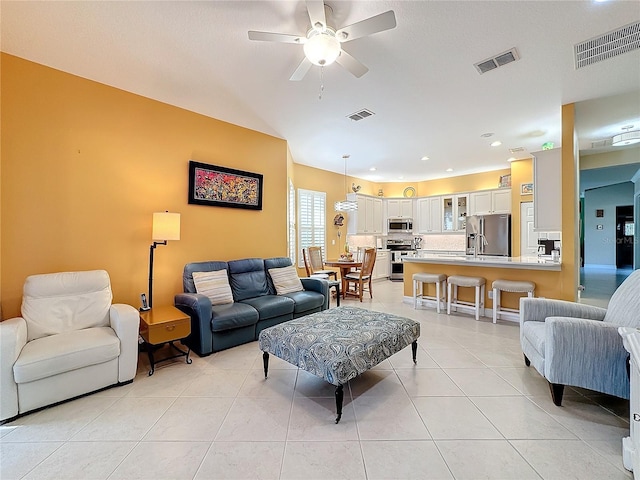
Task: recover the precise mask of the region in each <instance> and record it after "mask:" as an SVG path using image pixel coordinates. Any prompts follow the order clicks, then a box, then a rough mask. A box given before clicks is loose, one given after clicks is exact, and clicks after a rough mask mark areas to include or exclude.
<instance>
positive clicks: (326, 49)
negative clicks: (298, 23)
mask: <svg viewBox="0 0 640 480" xmlns="http://www.w3.org/2000/svg"><path fill="white" fill-rule="evenodd" d="M302 48H303V50H304V54H305V56H306V57H307V58H308V59H309V61H310V62H311V63H313V64H314V65H319V66H321V67H323V66H326V65H331V64H332V63H333V62H335V61H336V58H338V55H340V42H339V41H338V40H337V39H336V37H335V36H334V35H331V34H330V33H326V32H322V33H318V34H317V35H314V36H312V37H311V38H309V39H308V40H307V41H306V42H305V43H304V46H303V47H302Z"/></svg>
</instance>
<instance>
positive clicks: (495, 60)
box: [473, 47, 520, 75]
mask: <svg viewBox="0 0 640 480" xmlns="http://www.w3.org/2000/svg"><path fill="white" fill-rule="evenodd" d="M516 60H520V55H518V51H517V50H516V47H513V48H512V49H511V50H507V51H506V52H502V53H500V54H498V55H496V56H494V57H491V58H487V59H486V60H483V61H481V62H478V63H474V64H473V66H474V67H476V70H477V71H478V73H479V74H480V75H482V74H483V73H487V72H490V71H491V70H495V69H496V68H498V67H504V66H505V65H508V64H509V63H512V62H515V61H516Z"/></svg>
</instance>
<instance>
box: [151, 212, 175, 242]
mask: <svg viewBox="0 0 640 480" xmlns="http://www.w3.org/2000/svg"><path fill="white" fill-rule="evenodd" d="M151 239H152V240H154V241H156V240H160V241H164V240H180V214H179V213H169V212H158V213H154V214H153V231H152V235H151Z"/></svg>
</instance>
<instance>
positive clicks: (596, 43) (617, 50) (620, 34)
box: [573, 22, 640, 70]
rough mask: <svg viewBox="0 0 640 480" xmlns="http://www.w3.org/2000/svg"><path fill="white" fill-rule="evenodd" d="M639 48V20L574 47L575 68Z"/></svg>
mask: <svg viewBox="0 0 640 480" xmlns="http://www.w3.org/2000/svg"><path fill="white" fill-rule="evenodd" d="M638 48H640V22H635V23H630V24H629V25H625V26H624V27H620V28H618V29H617V30H613V31H611V32H609V33H605V34H604V35H600V36H599V37H594V38H591V39H589V40H587V41H585V42H582V43H578V44H576V45H575V47H574V49H573V50H574V53H575V62H576V70H577V69H579V68H582V67H586V66H588V65H591V64H593V63H597V62H601V61H603V60H607V59H608V58H611V57H615V56H617V55H621V54H623V53H627V52H630V51H632V50H636V49H638Z"/></svg>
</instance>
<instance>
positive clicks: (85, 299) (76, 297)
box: [22, 270, 112, 341]
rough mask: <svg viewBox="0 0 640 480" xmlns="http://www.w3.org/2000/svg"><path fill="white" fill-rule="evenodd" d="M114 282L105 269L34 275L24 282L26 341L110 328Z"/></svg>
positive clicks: (23, 302) (23, 308) (23, 312)
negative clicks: (87, 329)
mask: <svg viewBox="0 0 640 480" xmlns="http://www.w3.org/2000/svg"><path fill="white" fill-rule="evenodd" d="M111 300H112V295H111V283H110V280H109V274H108V273H107V272H105V271H104V270H91V271H85V272H62V273H49V274H44V275H31V276H29V277H27V279H26V281H25V283H24V291H23V297H22V317H23V318H24V319H25V321H26V322H27V341H30V340H34V339H36V338H40V337H44V336H47V335H55V334H57V333H63V332H68V331H72V330H81V329H84V328H91V327H105V326H108V325H109V308H110V307H111Z"/></svg>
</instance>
